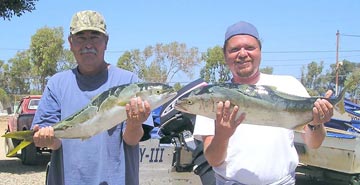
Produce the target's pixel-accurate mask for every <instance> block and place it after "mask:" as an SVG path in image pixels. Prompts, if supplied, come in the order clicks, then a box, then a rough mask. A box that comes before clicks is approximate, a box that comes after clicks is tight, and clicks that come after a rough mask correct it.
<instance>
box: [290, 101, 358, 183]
mask: <svg viewBox="0 0 360 185" xmlns="http://www.w3.org/2000/svg"><path fill="white" fill-rule="evenodd" d="M344 104H345V111H346V114H345V115H343V116H342V117H340V118H339V117H336V116H334V117H333V118H332V119H331V120H330V121H329V122H327V123H325V127H326V129H327V135H326V137H325V140H324V142H323V143H322V145H321V146H320V148H318V149H310V148H307V147H306V145H305V144H304V143H303V140H302V138H301V133H298V132H295V138H294V143H295V147H296V149H297V152H298V154H299V162H300V165H299V166H298V168H297V173H300V174H303V175H305V176H308V177H309V178H312V179H316V180H318V181H323V182H327V183H329V184H352V185H360V140H359V139H360V119H359V118H360V105H358V104H355V103H352V102H351V101H349V100H346V101H345V102H344Z"/></svg>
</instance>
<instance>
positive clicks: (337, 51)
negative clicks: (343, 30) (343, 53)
mask: <svg viewBox="0 0 360 185" xmlns="http://www.w3.org/2000/svg"><path fill="white" fill-rule="evenodd" d="M339 36H340V33H339V30H338V31H337V32H336V69H335V70H336V71H335V72H336V76H335V95H336V96H337V95H338V89H339Z"/></svg>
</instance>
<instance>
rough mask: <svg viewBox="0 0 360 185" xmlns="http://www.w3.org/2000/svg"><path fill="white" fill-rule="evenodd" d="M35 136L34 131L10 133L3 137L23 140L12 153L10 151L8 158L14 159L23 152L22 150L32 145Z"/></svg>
mask: <svg viewBox="0 0 360 185" xmlns="http://www.w3.org/2000/svg"><path fill="white" fill-rule="evenodd" d="M33 135H34V131H31V130H24V131H16V132H9V133H6V134H4V135H2V136H1V137H5V138H11V139H17V140H22V142H21V143H20V144H19V145H17V146H16V147H15V148H14V149H13V150H12V151H10V152H9V153H8V154H7V155H6V157H12V156H14V155H15V154H16V153H17V152H18V151H19V150H21V149H23V148H25V147H27V146H28V145H30V144H31V143H32V142H33V138H32V137H33Z"/></svg>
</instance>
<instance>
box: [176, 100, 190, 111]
mask: <svg viewBox="0 0 360 185" xmlns="http://www.w3.org/2000/svg"><path fill="white" fill-rule="evenodd" d="M180 102H181V100H180V101H179V100H177V101H176V103H175V109H176V110H178V111H181V112H186V113H189V111H188V110H187V109H186V108H185V107H184V106H182V105H181V104H180Z"/></svg>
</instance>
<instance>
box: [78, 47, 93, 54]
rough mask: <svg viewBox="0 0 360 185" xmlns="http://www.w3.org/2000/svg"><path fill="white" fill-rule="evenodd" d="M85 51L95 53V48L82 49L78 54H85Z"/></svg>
mask: <svg viewBox="0 0 360 185" xmlns="http://www.w3.org/2000/svg"><path fill="white" fill-rule="evenodd" d="M86 53H93V54H95V55H96V54H97V52H96V50H95V49H94V48H92V49H82V50H80V54H86Z"/></svg>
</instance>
